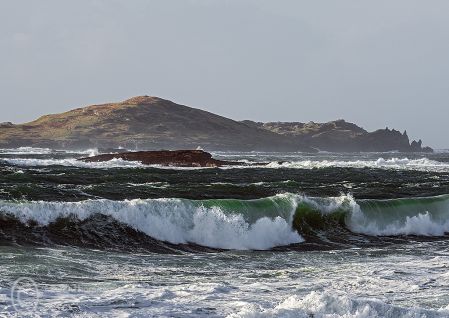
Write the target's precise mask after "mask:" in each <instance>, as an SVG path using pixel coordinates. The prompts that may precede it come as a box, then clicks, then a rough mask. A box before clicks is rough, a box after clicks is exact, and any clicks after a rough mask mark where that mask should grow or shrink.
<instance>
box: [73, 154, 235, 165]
mask: <svg viewBox="0 0 449 318" xmlns="http://www.w3.org/2000/svg"><path fill="white" fill-rule="evenodd" d="M112 159H123V160H126V161H137V162H141V163H143V164H146V165H162V166H174V167H221V166H230V165H238V164H241V163H238V162H232V161H222V160H216V159H213V158H212V155H211V154H210V153H208V152H205V151H202V150H175V151H170V150H161V151H137V152H124V153H115V154H103V155H98V156H94V157H87V158H81V159H79V160H81V161H84V162H103V161H110V160H112Z"/></svg>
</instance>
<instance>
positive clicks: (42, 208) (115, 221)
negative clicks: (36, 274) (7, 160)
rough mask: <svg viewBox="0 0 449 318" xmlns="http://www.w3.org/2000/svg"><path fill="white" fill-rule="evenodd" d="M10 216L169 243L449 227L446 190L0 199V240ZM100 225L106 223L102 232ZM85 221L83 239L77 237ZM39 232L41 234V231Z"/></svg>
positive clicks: (347, 240)
mask: <svg viewBox="0 0 449 318" xmlns="http://www.w3.org/2000/svg"><path fill="white" fill-rule="evenodd" d="M99 216H100V217H103V218H106V220H105V219H98V217H99ZM14 220H15V221H16V223H14V222H13V221H14ZM17 222H19V223H20V224H21V226H22V228H20V230H21V231H25V232H27V231H31V232H33V233H36V231H38V232H39V231H41V232H42V231H43V230H42V229H49V228H51V230H52V231H53V232H52V235H53V236H57V237H59V236H60V235H61V233H60V231H62V230H63V231H65V232H64V233H65V234H64V235H66V236H67V235H68V234H70V235H69V236H70V237H71V240H72V241H73V240H75V241H76V240H78V241H83V240H89V239H90V238H91V237H92V236H96V237H102V236H103V235H109V234H111V233H112V232H114V231H115V230H116V229H117V227H118V226H125V227H126V228H125V229H121V230H120V231H117V233H116V236H117V237H116V238H112V240H114V239H117V240H121V239H122V238H120V236H123V235H128V234H126V233H129V231H130V230H133V231H137V232H138V233H143V234H145V235H146V236H148V237H151V238H152V239H155V240H157V241H160V242H168V243H170V244H174V245H179V244H195V245H199V246H204V247H209V248H217V249H235V250H267V249H272V248H276V247H282V246H290V247H289V248H293V249H295V248H297V249H304V248H308V249H314V248H321V249H322V248H336V247H343V246H346V247H347V246H365V245H367V244H368V245H372V244H384V243H386V242H388V241H389V240H391V238H392V237H393V238H395V240H397V238H398V237H401V238H404V239H405V238H406V237H407V236H410V235H413V236H417V237H428V238H432V237H445V236H446V233H448V232H449V195H443V196H437V197H429V198H407V199H394V200H359V201H356V200H354V198H353V197H352V196H350V195H342V196H340V197H328V198H313V197H307V196H301V195H296V194H281V195H276V196H273V197H268V198H263V199H257V200H234V199H217V200H198V201H196V200H187V199H174V198H173V199H149V200H140V199H138V200H125V201H112V200H104V199H102V200H86V201H81V202H45V201H23V202H17V201H0V223H2V229H1V230H0V239H3V240H8V238H9V240H11V237H13V239H14V240H15V241H20V239H17V238H16V237H15V235H16V234H14V233H15V232H14V231H16V232H17V231H18V228H17V226H18V225H17ZM11 224H12V225H14V226H15V230H12V229H11V226H12V225H11ZM55 224H57V226H56V227H55V226H54V225H55ZM86 224H87V225H86ZM89 224H90V225H89ZM104 224H109V227H108V231H109V232H105V229H104V228H105V226H104ZM14 226H13V227H14ZM86 227H89V231H88V232H89V233H88V235H87V234H86V235H85V236H86V237H87V238H85V237H83V239H79V238H77V237H76V235H77V233H84V232H83V231H85V229H86ZM8 228H9V229H10V231H8ZM111 228H112V230H111ZM127 229H128V230H127ZM58 231H59V232H58ZM111 231H112V232H111ZM42 233H43V234H42V235H44V236H45V237H46V239H48V237H49V235H48V233H46V232H45V231H43V232H42ZM33 235H34V234H33ZM59 238H60V237H59ZM60 241H61V240H60V239H59V240H58V242H60ZM299 243H300V244H299ZM292 244H293V245H292ZM94 245H95V244H94ZM100 245H101V244H100Z"/></svg>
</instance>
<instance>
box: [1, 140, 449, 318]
mask: <svg viewBox="0 0 449 318" xmlns="http://www.w3.org/2000/svg"><path fill="white" fill-rule="evenodd" d="M94 154H96V150H95V149H91V150H85V151H79V152H67V151H55V150H51V149H37V148H19V149H2V150H0V317H3V316H5V317H198V316H199V317H307V318H310V317H323V318H324V317H326V318H329V317H449V248H448V243H449V236H448V235H447V233H449V152H447V151H437V152H435V153H434V154H403V153H365V154H335V153H318V154H304V153H262V152H251V153H231V152H217V153H214V156H215V157H217V158H220V159H228V160H239V161H241V162H242V165H241V166H237V167H223V168H204V169H198V168H195V169H188V168H182V169H181V168H167V167H158V166H151V167H147V166H143V165H142V164H140V163H135V162H125V161H122V160H114V161H111V162H106V163H83V162H80V161H78V160H77V158H80V157H83V156H89V155H94ZM247 162H252V163H254V162H264V163H267V164H266V165H255V166H251V167H245V166H244V163H247Z"/></svg>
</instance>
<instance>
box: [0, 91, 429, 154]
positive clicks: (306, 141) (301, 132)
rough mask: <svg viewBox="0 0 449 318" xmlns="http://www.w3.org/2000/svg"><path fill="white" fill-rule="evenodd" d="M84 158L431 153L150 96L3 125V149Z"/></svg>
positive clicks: (380, 135)
mask: <svg viewBox="0 0 449 318" xmlns="http://www.w3.org/2000/svg"><path fill="white" fill-rule="evenodd" d="M16 147H45V148H52V149H63V150H64V149H71V150H80V149H88V148H97V149H125V150H126V149H128V150H160V149H168V150H176V149H196V148H197V147H201V148H202V149H205V150H207V151H269V152H272V151H282V152H318V151H332V152H367V151H379V152H386V151H400V152H431V151H432V149H431V148H429V147H423V145H422V141H421V140H419V141H410V140H409V137H408V135H407V132H402V133H401V132H399V131H397V130H395V129H389V128H385V129H379V130H376V131H374V132H368V131H366V130H365V129H363V128H361V127H359V126H357V125H356V124H353V123H349V122H346V121H345V120H336V121H332V122H328V123H315V122H308V123H302V122H268V123H260V122H254V121H249V120H245V121H236V120H232V119H229V118H226V117H223V116H219V115H216V114H213V113H210V112H207V111H204V110H201V109H197V108H192V107H188V106H184V105H179V104H177V103H174V102H172V101H169V100H166V99H162V98H159V97H153V96H137V97H133V98H130V99H127V100H125V101H123V102H119V103H107V104H101V105H92V106H87V107H82V108H76V109H73V110H71V111H67V112H64V113H60V114H52V115H45V116H42V117H41V118H38V119H36V120H34V121H32V122H29V123H24V124H13V123H11V122H4V123H0V148H16Z"/></svg>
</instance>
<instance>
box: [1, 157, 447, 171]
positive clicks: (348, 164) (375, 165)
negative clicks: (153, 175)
mask: <svg viewBox="0 0 449 318" xmlns="http://www.w3.org/2000/svg"><path fill="white" fill-rule="evenodd" d="M1 161H4V162H6V163H8V164H11V165H16V166H21V167H41V166H66V167H79V168H93V169H108V168H145V167H150V168H160V169H179V170H198V169H212V168H185V167H166V166H160V165H150V166H148V165H144V164H142V163H140V162H133V161H125V160H122V159H112V160H110V161H105V162H83V161H79V160H76V159H74V158H69V159H40V158H3V159H0V162H1ZM248 163H250V162H242V165H241V166H224V167H221V168H220V169H251V168H253V169H256V168H258V169H280V168H287V169H323V168H331V167H336V168H371V169H396V170H417V171H434V172H448V171H449V163H447V162H440V161H435V160H430V159H428V158H421V159H408V158H392V159H384V158H379V159H377V160H355V161H341V160H300V161H285V162H279V161H273V162H269V163H268V164H266V165H252V166H248V165H247V164H248Z"/></svg>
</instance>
